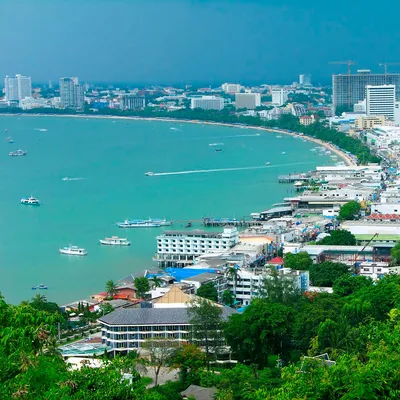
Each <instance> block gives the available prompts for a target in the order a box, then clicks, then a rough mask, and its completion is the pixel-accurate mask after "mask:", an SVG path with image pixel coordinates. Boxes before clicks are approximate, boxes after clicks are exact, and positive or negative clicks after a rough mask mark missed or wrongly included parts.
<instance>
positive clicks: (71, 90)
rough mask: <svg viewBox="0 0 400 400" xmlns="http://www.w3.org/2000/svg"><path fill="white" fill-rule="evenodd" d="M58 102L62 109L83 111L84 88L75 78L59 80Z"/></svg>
mask: <svg viewBox="0 0 400 400" xmlns="http://www.w3.org/2000/svg"><path fill="white" fill-rule="evenodd" d="M60 100H61V106H62V107H64V108H73V109H76V110H83V108H84V105H85V94H84V88H83V86H82V85H80V84H79V81H78V78H77V77H71V78H60Z"/></svg>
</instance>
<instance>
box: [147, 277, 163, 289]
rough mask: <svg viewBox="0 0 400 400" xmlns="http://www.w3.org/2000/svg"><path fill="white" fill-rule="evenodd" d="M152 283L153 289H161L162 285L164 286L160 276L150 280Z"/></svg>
mask: <svg viewBox="0 0 400 400" xmlns="http://www.w3.org/2000/svg"><path fill="white" fill-rule="evenodd" d="M150 282H151V286H152V287H153V288H159V287H161V286H162V284H163V280H162V279H161V278H159V277H158V276H153V277H152V278H151V279H150Z"/></svg>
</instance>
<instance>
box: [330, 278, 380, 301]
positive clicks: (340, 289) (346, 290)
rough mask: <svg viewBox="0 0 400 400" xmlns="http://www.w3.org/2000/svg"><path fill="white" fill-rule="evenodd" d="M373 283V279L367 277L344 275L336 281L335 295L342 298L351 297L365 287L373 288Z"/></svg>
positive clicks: (334, 284)
mask: <svg viewBox="0 0 400 400" xmlns="http://www.w3.org/2000/svg"><path fill="white" fill-rule="evenodd" d="M372 283H373V282H372V279H371V278H368V277H366V276H353V275H351V274H343V275H342V276H340V277H339V278H337V279H336V280H335V281H334V283H333V293H335V294H337V295H339V296H341V297H345V296H350V295H351V294H353V293H356V292H357V291H359V290H360V289H362V288H364V287H367V286H371V285H372Z"/></svg>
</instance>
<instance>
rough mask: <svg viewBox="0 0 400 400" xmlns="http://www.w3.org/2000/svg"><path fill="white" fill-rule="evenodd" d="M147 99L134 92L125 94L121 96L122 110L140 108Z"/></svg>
mask: <svg viewBox="0 0 400 400" xmlns="http://www.w3.org/2000/svg"><path fill="white" fill-rule="evenodd" d="M145 105H146V100H145V98H144V97H142V96H136V95H134V94H123V95H122V96H121V105H120V108H121V110H139V109H142V108H144V107H145Z"/></svg>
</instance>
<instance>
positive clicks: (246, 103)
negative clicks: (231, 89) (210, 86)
mask: <svg viewBox="0 0 400 400" xmlns="http://www.w3.org/2000/svg"><path fill="white" fill-rule="evenodd" d="M260 106H261V94H260V93H236V95H235V108H236V109H239V108H247V109H250V110H254V109H255V108H256V107H260Z"/></svg>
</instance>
